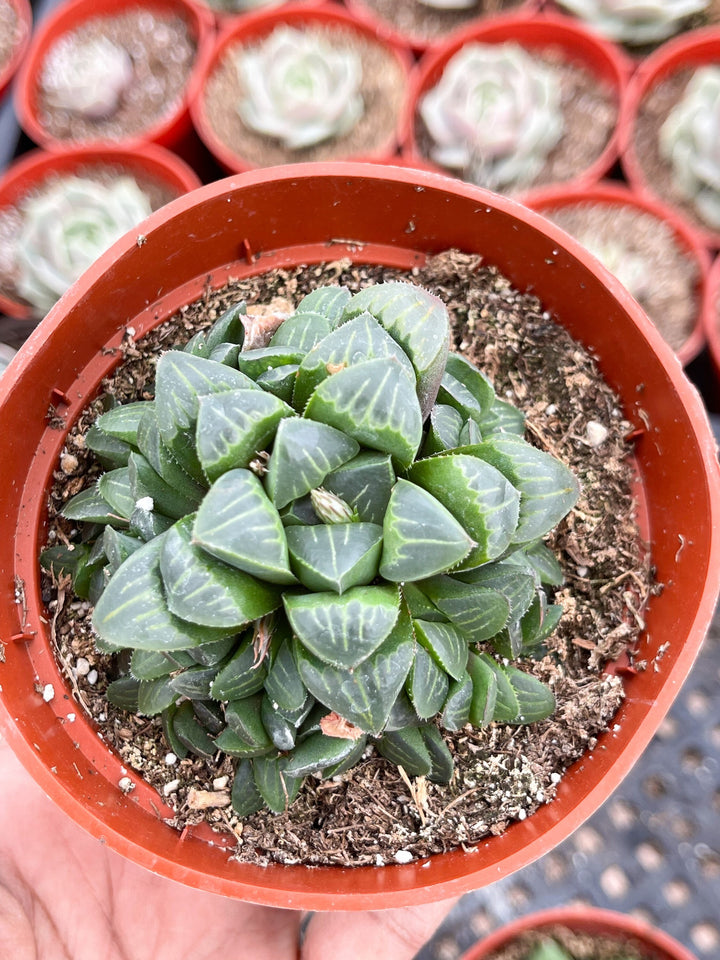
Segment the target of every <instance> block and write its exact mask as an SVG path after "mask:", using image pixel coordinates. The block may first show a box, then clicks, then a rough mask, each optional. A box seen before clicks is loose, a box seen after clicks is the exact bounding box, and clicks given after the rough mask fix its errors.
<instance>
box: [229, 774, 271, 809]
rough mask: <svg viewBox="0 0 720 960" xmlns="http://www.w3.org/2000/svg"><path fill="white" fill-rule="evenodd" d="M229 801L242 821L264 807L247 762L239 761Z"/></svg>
mask: <svg viewBox="0 0 720 960" xmlns="http://www.w3.org/2000/svg"><path fill="white" fill-rule="evenodd" d="M230 801H231V803H232V808H233V810H234V811H235V813H236V814H237V815H238V816H239V817H240V819H244V818H245V817H249V816H251V815H252V814H253V813H257V811H258V810H262V808H263V806H264V801H263V798H262V797H261V796H260V791H259V790H258V788H257V787H256V786H255V777H254V776H253V765H252V763H251V762H250V761H249V760H241V761H240V763H238V765H237V769H236V770H235V777H234V779H233V785H232V790H231V791H230Z"/></svg>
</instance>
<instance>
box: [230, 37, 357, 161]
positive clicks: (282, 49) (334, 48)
mask: <svg viewBox="0 0 720 960" xmlns="http://www.w3.org/2000/svg"><path fill="white" fill-rule="evenodd" d="M235 62H236V65H237V70H238V75H239V78H240V83H241V85H242V91H243V92H242V99H241V100H240V103H239V104H238V111H239V113H240V117H241V119H242V121H243V123H244V124H245V125H246V126H247V127H249V128H250V129H251V130H254V131H255V132H256V133H260V134H263V135H265V136H268V137H273V138H275V139H277V140H279V141H281V143H282V144H283V145H284V146H285V147H286V148H287V149H288V150H302V149H304V148H307V147H312V146H315V145H316V144H318V143H322V142H324V141H326V140H329V139H331V138H333V137H341V136H343V135H344V134H346V133H347V132H348V131H350V130H352V128H353V127H354V126H355V125H356V124H357V122H358V120H359V119H360V118H361V117H362V115H363V109H364V107H363V100H362V95H361V92H360V86H361V83H362V63H361V60H360V56H359V54H358V53H357V51H355V50H353V49H352V48H351V47H350V46H348V45H347V44H346V43H344V42H338V41H337V40H333V38H332V34H331V33H325V32H322V31H320V30H318V29H315V28H313V27H312V25H311V24H309V25H308V28H307V29H304V30H303V29H296V28H294V27H289V26H281V27H277V28H276V29H275V30H273V31H272V33H270V34H269V36H268V37H266V38H265V39H264V40H263V41H262V42H261V43H259V44H257V45H255V46H248V47H245V48H241V49H240V50H238V52H237V53H236V55H235Z"/></svg>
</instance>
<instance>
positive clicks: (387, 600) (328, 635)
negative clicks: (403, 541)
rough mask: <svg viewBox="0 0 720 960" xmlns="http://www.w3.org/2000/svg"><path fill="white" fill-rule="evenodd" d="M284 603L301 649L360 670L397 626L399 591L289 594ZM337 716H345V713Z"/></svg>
mask: <svg viewBox="0 0 720 960" xmlns="http://www.w3.org/2000/svg"><path fill="white" fill-rule="evenodd" d="M283 602H284V604H285V612H286V614H287V618H288V620H289V621H290V626H291V627H292V629H293V633H294V634H295V635H296V636H297V637H298V639H299V640H300V641H301V643H302V645H303V646H304V647H305V648H306V649H307V650H309V651H310V652H312V653H313V654H315V656H317V657H319V658H320V659H321V660H324V661H325V662H326V663H328V664H332V665H333V666H335V667H341V668H343V669H345V670H352V669H353V668H355V667H357V666H359V664H361V663H362V662H363V661H364V660H366V659H367V658H368V657H369V656H370V655H371V654H372V653H373V652H374V651H375V650H377V649H378V647H379V646H380V645H381V644H382V643H383V641H384V640H385V639H386V638H387V637H388V635H389V634H390V632H391V630H392V628H393V627H394V626H395V623H396V621H397V618H398V611H399V597H398V591H397V588H396V587H392V586H388V585H383V586H370V587H352V588H351V589H350V590H348V591H347V593H344V594H343V595H342V596H338V595H337V594H335V593H301V594H290V593H286V594H285V595H284V596H283ZM300 672H301V675H302V670H301V671H300ZM310 692H311V693H312V690H311V691H310ZM338 713H340V714H341V716H342V711H338Z"/></svg>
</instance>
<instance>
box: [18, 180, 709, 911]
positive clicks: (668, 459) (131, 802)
mask: <svg viewBox="0 0 720 960" xmlns="http://www.w3.org/2000/svg"><path fill="white" fill-rule="evenodd" d="M409 224H412V225H413V229H409V228H408V225H409ZM143 233H144V235H145V237H146V242H145V243H143V244H142V245H141V246H138V245H137V243H136V241H135V237H133V236H129V235H127V236H125V237H124V238H123V239H122V240H120V241H118V243H117V244H115V245H114V246H113V247H112V248H111V250H110V251H108V252H107V253H106V254H104V255H103V256H101V257H100V258H99V259H98V261H97V262H96V263H95V264H93V266H92V267H91V268H90V269H89V270H88V271H87V272H86V273H85V274H84V275H83V277H82V278H81V279H80V280H79V281H78V282H77V283H76V284H75V285H74V286H73V287H72V288H71V291H70V292H69V293H68V294H67V295H66V296H65V297H64V298H63V299H62V300H61V301H60V302H59V303H58V304H57V305H56V307H55V308H54V309H53V310H51V311H50V313H49V314H48V316H47V317H46V319H45V320H44V321H43V322H42V323H41V324H40V326H39V327H38V328H37V329H36V330H35V331H34V332H33V333H32V334H31V336H30V338H29V339H28V341H27V342H26V344H25V345H24V347H23V348H22V350H21V351H20V353H19V354H18V356H17V357H16V358H15V360H14V362H13V363H12V364H11V365H10V367H9V368H8V370H7V371H6V373H5V374H4V376H3V378H2V380H1V381H0V483H1V484H2V489H3V491H4V494H3V498H2V504H1V505H0V517H1V523H2V527H1V528H0V534H1V535H0V569H2V570H3V576H2V579H1V580H0V636H2V637H3V639H5V640H6V641H7V643H6V646H5V657H4V662H2V663H0V686H1V687H2V691H1V692H0V724H1V725H2V728H3V732H4V735H5V736H6V739H7V740H8V742H9V743H10V745H11V746H12V748H13V749H14V750H15V752H16V753H17V755H18V756H19V757H20V759H21V760H22V762H23V763H24V764H25V766H26V767H27V769H28V770H29V771H30V773H31V774H32V775H33V776H34V777H35V779H36V780H37V781H38V783H39V784H40V785H41V786H42V788H43V789H44V790H45V791H46V793H48V794H49V795H50V796H51V797H52V798H53V799H54V800H55V802H56V803H57V804H58V805H60V806H61V807H62V809H63V810H65V811H66V812H67V814H68V816H70V817H71V818H73V819H74V820H75V821H77V822H78V823H79V824H81V825H82V826H83V827H84V828H85V829H86V830H88V831H89V832H90V833H92V834H94V835H95V836H97V837H102V838H103V841H104V842H105V843H107V844H109V845H110V846H111V847H113V848H114V849H116V850H118V851H120V852H121V853H122V854H124V855H126V856H128V857H129V858H131V859H132V860H134V861H136V862H138V863H140V864H143V865H144V866H146V867H148V868H149V869H151V870H153V871H155V872H157V873H160V874H163V875H165V876H169V877H173V878H175V879H177V880H179V881H182V882H184V883H187V884H190V885H194V886H197V887H202V889H204V890H208V891H214V892H216V893H221V894H224V895H227V896H231V897H236V898H240V899H245V900H250V901H253V902H257V903H264V904H271V905H275V906H282V907H292V908H303V909H319V910H327V909H342V910H367V909H381V908H386V907H395V906H401V905H407V904H413V903H414V904H418V903H423V902H428V901H432V900H441V899H444V898H448V897H451V896H454V895H456V894H461V893H463V892H466V891H468V890H471V889H476V888H478V887H481V886H483V885H485V884H488V883H491V882H492V881H494V880H497V879H500V878H501V877H503V876H506V875H508V874H510V873H511V872H513V871H514V870H517V869H519V868H521V867H523V866H525V865H527V864H528V863H530V862H532V861H533V860H534V859H536V858H537V857H539V856H541V855H542V854H543V853H545V852H546V851H548V850H549V849H551V848H552V847H554V846H555V845H556V844H558V843H559V842H561V841H562V840H564V839H565V838H566V837H567V836H568V835H569V834H570V833H571V832H572V831H573V830H574V829H575V828H576V827H578V826H579V825H580V823H582V822H583V821H584V820H585V819H586V818H587V817H588V816H589V815H590V814H591V813H593V812H594V811H595V810H596V809H597V808H598V807H599V806H600V805H601V804H602V803H603V801H605V800H606V799H607V797H608V796H609V795H610V793H611V792H612V791H613V789H614V788H615V787H616V786H617V785H618V783H619V782H620V780H621V779H622V778H623V777H624V776H625V774H627V773H628V771H629V770H630V768H631V767H632V765H633V763H634V762H635V761H636V760H637V759H638V757H639V756H640V754H641V753H642V751H643V749H644V748H645V746H646V745H647V743H648V742H649V740H650V739H651V738H652V736H653V734H654V732H655V731H656V729H657V727H658V725H659V724H660V721H661V719H662V717H663V716H664V714H665V713H666V711H667V710H668V708H669V706H670V704H671V703H672V701H673V699H674V697H675V696H676V694H677V693H678V690H679V688H680V685H681V684H682V682H683V681H684V679H685V678H686V676H687V674H688V671H689V670H690V668H691V665H692V663H693V660H694V658H695V655H696V653H697V651H698V648H699V647H700V644H701V642H702V639H703V637H704V636H705V633H706V630H707V627H708V625H709V623H710V620H711V617H712V614H713V610H714V606H715V600H716V596H717V592H718V586H719V585H720V519H719V518H720V469H719V468H718V463H717V460H716V456H715V444H714V439H713V436H712V432H711V430H710V427H709V424H708V421H707V416H706V413H705V411H704V408H703V406H702V403H701V401H700V398H699V396H698V394H697V392H696V391H695V389H694V388H693V387H692V386H691V385H690V383H689V382H688V381H687V380H686V378H685V377H684V375H683V373H682V370H681V367H680V365H679V363H678V362H677V360H676V359H675V357H674V356H673V355H672V353H671V351H670V349H669V348H668V347H667V345H666V344H665V343H664V341H663V340H662V338H661V337H660V335H659V334H658V332H657V330H656V329H655V327H654V326H653V325H652V324H651V323H650V321H649V320H648V319H647V318H646V317H645V316H644V314H643V313H642V311H641V310H640V308H639V307H638V306H637V304H636V303H635V301H634V300H633V299H632V298H631V297H630V296H629V295H628V294H626V293H625V291H624V289H623V288H622V287H621V286H620V284H619V283H618V282H617V281H615V280H614V279H613V278H612V277H611V276H610V275H609V274H607V273H606V272H604V271H603V270H601V269H600V267H599V266H598V265H597V263H596V261H595V260H594V259H593V258H591V257H590V256H589V255H588V254H587V253H586V252H585V251H584V250H583V248H581V247H580V246H579V245H578V244H577V243H575V242H574V241H572V240H571V239H570V238H568V237H567V236H566V235H565V234H564V233H563V232H562V231H560V230H559V229H557V228H555V227H554V226H553V225H552V224H550V223H548V222H546V221H545V220H544V219H543V218H542V217H540V216H539V215H538V214H536V213H534V212H533V211H530V210H527V209H526V208H524V207H522V206H520V205H519V204H516V203H514V202H513V201H511V200H509V199H507V198H504V197H501V196H497V195H495V194H492V193H489V192H487V191H483V190H479V189H477V188H475V187H471V186H469V185H467V184H464V183H461V182H460V181H456V180H452V179H450V178H448V177H441V176H438V175H436V174H433V173H429V172H426V171H413V170H408V169H403V168H394V167H382V166H379V165H375V164H354V163H334V164H294V165H289V166H286V167H278V168H274V169H270V170H259V171H252V172H249V173H247V174H244V175H239V176H233V177H228V178H226V179H224V180H220V181H217V182H215V183H213V184H209V185H207V186H205V187H201V188H200V189H199V190H196V191H193V193H191V194H188V195H186V196H185V197H181V198H179V199H178V200H176V201H174V202H173V203H171V204H169V205H167V206H166V207H164V208H162V209H161V210H159V211H157V212H156V213H155V214H153V215H152V216H151V217H150V218H149V219H148V220H147V221H145V223H144V224H143ZM188 237H192V242H191V243H188ZM337 238H343V239H342V240H338V239H337ZM451 247H454V248H457V249H460V250H465V251H468V252H476V253H479V254H481V255H482V256H483V258H484V260H485V261H486V262H489V263H494V264H496V265H497V267H498V268H499V269H500V270H501V271H502V272H503V273H504V274H505V275H506V276H507V277H508V278H509V279H510V280H511V281H512V282H513V283H514V284H515V286H516V287H517V288H518V289H520V290H528V289H532V290H533V292H534V293H535V294H536V295H537V296H538V297H539V298H540V299H541V301H542V302H543V304H544V306H545V308H546V309H547V310H549V311H551V312H552V313H553V314H554V315H555V316H556V317H557V319H558V320H559V322H560V323H562V324H563V325H564V326H566V327H567V329H568V330H569V331H570V332H571V333H572V334H573V335H575V336H576V337H578V338H579V339H580V340H582V341H583V343H584V344H585V346H586V347H587V348H588V349H589V350H590V351H591V352H592V353H593V354H595V355H597V357H598V358H599V363H600V367H601V369H602V372H603V375H604V376H605V378H606V380H607V381H608V382H609V383H610V384H611V385H612V386H613V387H614V388H615V390H616V391H617V392H618V393H619V394H620V396H621V398H622V403H623V405H624V407H625V414H626V416H627V417H628V418H629V419H631V420H632V421H633V422H634V423H635V424H637V427H638V433H639V438H638V440H637V447H636V458H637V464H638V471H639V493H640V501H641V505H640V509H641V511H642V512H644V513H646V514H647V528H648V535H649V537H650V539H651V541H652V551H653V561H654V563H655V564H656V565H657V570H658V578H659V579H660V580H661V581H663V582H664V583H665V589H664V591H663V593H662V594H661V595H660V596H658V597H657V598H655V599H654V600H653V601H652V604H651V606H650V609H649V610H648V611H647V633H646V636H645V637H644V639H643V642H642V651H643V655H644V656H646V657H647V659H648V660H651V659H652V658H653V657H654V656H655V654H656V653H657V651H658V648H659V647H660V646H661V645H665V644H667V651H666V653H665V655H664V657H663V659H662V662H661V665H660V669H659V670H657V671H656V670H653V669H649V670H646V671H643V672H640V673H637V674H633V675H630V676H628V679H627V684H626V694H627V696H626V699H625V701H624V703H623V706H622V707H621V709H620V712H619V714H618V715H617V724H618V726H617V727H616V728H615V729H614V730H613V731H611V732H609V733H607V734H605V735H603V736H602V737H601V738H600V740H599V742H598V744H597V747H596V748H595V749H594V750H593V752H592V754H591V755H590V756H585V757H583V758H582V759H581V760H580V761H578V762H577V763H575V764H574V765H573V766H572V767H571V768H570V769H569V770H568V771H567V772H566V774H565V776H564V778H563V780H562V781H561V783H560V784H559V789H558V793H557V796H556V798H555V799H554V800H553V802H552V803H548V804H545V805H544V806H542V807H541V808H540V809H539V810H538V811H537V812H536V813H534V814H533V815H532V816H531V817H528V818H527V819H525V820H523V821H517V822H515V823H513V824H512V825H511V826H510V827H509V828H508V829H507V830H506V831H505V833H504V834H503V835H502V836H499V837H491V838H489V839H487V840H486V841H483V842H481V843H480V844H479V845H478V846H477V847H476V848H475V849H471V850H463V849H462V848H458V849H456V850H453V851H451V852H449V853H446V854H442V855H438V856H433V857H430V858H428V859H425V860H420V861H416V862H412V863H409V864H393V865H391V866H387V867H357V868H354V869H347V868H340V867H313V868H311V869H310V868H306V867H303V866H302V865H293V866H289V865H277V864H276V865H270V866H267V867H259V866H256V865H251V864H241V863H238V862H236V861H232V860H230V859H229V857H228V852H227V851H226V850H223V849H222V848H221V846H219V845H217V841H218V838H217V835H215V834H211V835H210V836H212V838H213V840H214V841H215V842H214V843H212V844H211V843H208V842H206V840H207V839H208V837H207V835H204V834H203V833H202V831H198V832H196V831H195V830H192V831H190V832H189V833H186V834H185V835H183V836H181V835H179V834H178V833H177V832H175V831H173V830H172V829H171V828H170V827H168V826H167V825H166V824H165V823H163V820H162V817H164V816H170V815H171V814H170V811H169V808H168V807H167V806H166V805H165V803H164V802H163V800H162V798H160V797H159V796H158V794H157V793H156V792H155V790H153V789H152V788H151V787H150V786H148V785H147V784H145V783H144V782H142V780H141V779H140V778H139V777H137V778H135V779H136V780H137V786H136V789H135V790H133V791H132V792H131V793H130V794H128V795H126V794H124V793H123V792H122V791H121V790H120V789H119V788H118V782H119V780H120V779H121V778H122V777H123V776H124V775H125V773H126V771H125V770H124V768H123V767H122V765H121V761H120V759H119V757H118V756H117V755H115V753H114V752H112V751H111V750H110V749H109V748H108V746H107V745H105V744H104V743H103V741H102V740H100V739H99V738H98V736H97V733H96V731H95V729H94V727H93V725H92V724H91V723H90V722H89V721H88V720H87V719H86V718H85V716H84V715H83V712H82V711H79V710H78V709H77V706H76V705H75V704H74V702H73V701H72V699H71V698H70V696H71V695H70V691H69V688H68V687H67V685H66V682H65V681H64V680H63V678H62V675H61V673H60V672H59V670H58V668H57V666H56V663H55V660H54V658H53V654H52V650H51V643H50V637H49V630H50V628H49V626H48V623H47V617H46V613H45V610H44V608H43V605H42V600H41V594H40V584H39V580H40V572H39V565H38V560H37V557H38V551H39V546H40V544H41V543H42V542H43V538H44V536H45V524H46V499H47V494H46V491H47V489H48V487H49V484H50V483H51V475H52V472H53V470H54V469H55V467H56V463H57V457H58V454H59V452H60V450H61V448H62V446H63V443H64V442H65V437H66V433H67V430H69V428H70V425H71V424H72V423H73V422H74V420H75V419H76V418H77V416H78V415H79V414H80V412H81V410H82V409H83V408H84V406H85V405H86V403H87V402H88V400H89V399H91V398H92V397H93V395H94V394H95V392H96V391H97V389H98V385H99V384H100V382H101V380H102V378H103V377H104V376H105V375H106V374H107V373H108V372H109V371H110V370H111V369H112V368H113V366H114V365H115V364H116V363H117V362H118V356H117V353H116V352H115V351H114V348H115V347H117V346H118V345H119V344H120V343H121V340H122V337H123V333H124V331H125V329H126V328H127V326H128V325H132V327H133V329H134V330H135V333H136V335H137V336H139V335H141V334H143V333H144V332H146V331H147V330H149V329H151V328H153V327H154V326H156V325H157V324H158V323H160V322H162V321H163V320H165V319H166V318H168V317H169V316H171V315H172V314H173V313H175V312H176V311H177V309H178V308H179V307H180V306H182V305H184V304H185V303H187V302H189V301H191V300H193V299H195V298H197V297H198V296H200V295H201V294H202V292H203V291H204V290H206V289H207V287H208V284H209V285H210V286H212V287H220V286H222V285H223V283H224V281H226V280H227V279H228V277H230V276H232V277H243V276H253V275H258V274H261V273H264V272H266V271H268V270H271V269H273V268H275V267H289V266H297V265H301V264H312V263H318V262H322V261H327V260H328V259H333V260H334V259H337V258H341V257H348V258H350V260H351V261H354V262H356V263H376V264H384V265H387V266H397V267H404V268H408V269H409V268H412V266H413V265H416V264H419V263H422V261H423V260H424V258H425V257H426V256H427V255H428V254H431V253H435V252H440V251H442V250H446V249H448V248H451ZM119 292H121V293H119ZM50 403H52V404H53V407H54V409H55V411H56V412H57V414H58V415H59V416H61V417H62V418H63V420H64V421H65V423H66V425H67V427H66V428H65V429H51V427H50V426H49V424H48V422H47V419H46V415H47V410H48V404H50ZM54 423H55V426H56V422H55V420H54ZM20 425H22V428H20ZM18 584H21V585H22V588H23V589H22V591H19V590H18V586H17V585H18ZM663 649H665V647H663ZM38 683H39V684H41V685H43V686H44V685H46V684H48V683H50V684H52V685H53V686H54V689H55V696H54V698H53V699H52V700H50V701H49V702H45V701H44V700H43V697H42V696H40V695H38V693H37V692H36V684H38ZM66 692H67V693H68V697H69V698H68V699H66V698H65V696H64V694H65V693H66ZM69 712H73V713H75V714H77V716H76V719H75V722H74V723H68V722H66V721H67V714H68V713H69ZM158 814H159V815H158Z"/></svg>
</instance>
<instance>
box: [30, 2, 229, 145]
mask: <svg viewBox="0 0 720 960" xmlns="http://www.w3.org/2000/svg"><path fill="white" fill-rule="evenodd" d="M139 8H145V9H148V10H149V11H151V12H152V13H155V14H158V15H177V16H180V17H182V19H183V20H184V21H185V22H186V23H187V25H188V28H189V31H190V34H191V36H192V37H193V40H194V42H195V44H196V53H195V61H194V65H193V68H192V71H191V73H190V76H189V78H188V82H187V84H186V87H185V90H184V91H183V93H182V96H181V97H179V98H178V100H177V102H176V103H175V105H174V106H173V107H172V108H171V109H170V110H168V111H167V112H166V113H165V114H163V115H162V116H161V117H159V118H158V119H157V120H155V121H154V122H152V123H150V124H148V126H146V127H145V128H144V129H143V130H141V131H140V132H138V133H137V134H135V135H133V136H131V137H128V138H127V139H125V140H123V144H124V145H128V144H136V143H140V142H150V143H157V144H160V145H162V146H165V147H170V148H176V149H178V150H180V148H181V146H182V145H183V144H184V141H186V140H187V138H188V137H189V136H191V135H192V123H191V120H190V112H189V107H188V104H189V102H190V99H191V97H192V96H193V92H194V89H195V88H196V86H197V84H198V82H199V81H198V73H199V70H198V68H199V63H200V60H201V58H202V56H203V54H204V51H205V48H206V46H207V45H208V44H209V43H210V42H211V38H212V33H213V18H212V14H211V13H210V11H209V10H207V9H202V8H201V7H200V6H199V5H197V4H193V3H190V2H189V0H68V2H65V3H62V4H60V5H59V6H58V7H57V8H56V9H55V10H53V11H52V12H51V13H50V14H49V15H48V16H47V17H46V18H45V19H44V20H43V21H42V22H41V23H40V24H39V25H38V26H37V28H36V30H35V34H34V36H33V40H32V43H31V44H30V49H29V51H28V54H27V57H26V59H25V61H24V63H23V66H22V68H21V70H20V71H19V74H18V82H17V84H16V90H15V112H16V114H17V117H18V122H19V123H20V126H21V127H22V129H23V130H24V131H25V133H27V135H28V136H29V137H30V138H31V139H32V140H34V141H35V143H37V144H39V145H40V146H42V147H45V148H46V149H47V150H59V149H64V148H65V147H66V146H67V145H68V143H67V141H61V140H59V139H57V138H55V137H54V136H53V135H52V134H51V133H50V132H49V131H48V130H47V129H46V128H45V127H44V126H43V123H42V118H41V115H40V111H39V77H40V75H41V71H42V68H43V63H44V61H45V58H46V57H47V56H48V54H49V52H50V51H51V50H52V48H53V47H54V46H55V45H56V44H57V43H58V42H60V41H61V40H62V38H63V37H65V36H67V35H69V34H71V33H72V32H73V31H74V30H77V29H78V28H79V27H81V26H82V25H83V24H85V23H86V22H87V21H90V20H95V19H97V18H99V17H110V16H113V17H114V16H117V15H119V14H121V13H124V12H125V11H129V10H133V9H139ZM91 142H95V143H98V144H99V143H103V142H107V141H106V140H105V138H103V136H102V135H101V136H99V137H98V138H97V140H96V141H90V140H88V141H84V143H85V144H90V143H91Z"/></svg>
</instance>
